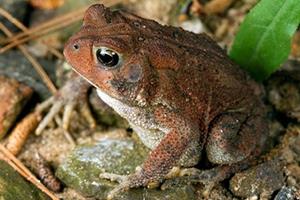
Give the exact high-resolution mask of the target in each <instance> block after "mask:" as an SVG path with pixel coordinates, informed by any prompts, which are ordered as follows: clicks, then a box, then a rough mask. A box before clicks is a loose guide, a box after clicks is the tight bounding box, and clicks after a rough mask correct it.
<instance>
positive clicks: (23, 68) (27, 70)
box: [0, 50, 55, 100]
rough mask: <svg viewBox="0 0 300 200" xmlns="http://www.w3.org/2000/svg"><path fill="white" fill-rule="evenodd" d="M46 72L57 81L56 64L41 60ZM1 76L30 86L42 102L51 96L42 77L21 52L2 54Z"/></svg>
mask: <svg viewBox="0 0 300 200" xmlns="http://www.w3.org/2000/svg"><path fill="white" fill-rule="evenodd" d="M39 61H40V63H41V65H42V66H43V67H44V69H45V71H46V72H47V73H48V75H50V78H51V79H52V80H55V78H54V77H55V67H54V64H53V63H52V62H50V61H47V60H39ZM0 75H5V76H8V77H10V78H14V79H16V80H18V81H20V82H22V83H25V84H26V85H29V86H30V87H31V88H33V89H34V91H35V92H36V93H37V94H38V97H39V98H41V99H42V100H44V99H46V98H47V97H49V96H50V95H51V94H50V92H49V90H48V88H47V87H46V85H45V84H44V83H43V81H42V79H41V77H40V76H39V75H38V74H37V72H36V71H35V69H34V68H33V67H32V65H31V64H30V62H29V61H28V60H27V59H26V58H25V57H24V55H23V54H22V53H20V52H19V51H12V50H10V51H8V52H5V53H4V54H0Z"/></svg>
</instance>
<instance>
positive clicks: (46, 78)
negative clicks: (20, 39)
mask: <svg viewBox="0 0 300 200" xmlns="http://www.w3.org/2000/svg"><path fill="white" fill-rule="evenodd" d="M0 29H1V30H2V31H3V32H4V33H5V34H6V35H7V36H12V33H11V32H10V31H9V30H8V29H7V28H6V27H5V26H4V24H2V23H1V22H0ZM18 48H19V49H20V51H21V52H22V53H23V54H24V56H25V57H26V58H27V59H28V61H29V62H30V63H31V64H32V66H33V67H34V69H35V70H36V71H37V72H38V74H39V75H40V76H41V77H42V79H43V81H44V83H45V84H46V85H47V87H48V88H49V90H50V91H51V92H52V93H53V94H55V93H56V91H57V89H56V87H55V86H54V84H53V82H52V81H51V79H50V78H49V76H48V74H47V73H46V72H45V70H44V69H43V67H42V66H41V65H40V64H39V63H38V61H37V60H36V59H35V58H34V57H33V56H31V55H30V53H29V52H28V51H27V49H26V48H25V47H24V46H23V45H18Z"/></svg>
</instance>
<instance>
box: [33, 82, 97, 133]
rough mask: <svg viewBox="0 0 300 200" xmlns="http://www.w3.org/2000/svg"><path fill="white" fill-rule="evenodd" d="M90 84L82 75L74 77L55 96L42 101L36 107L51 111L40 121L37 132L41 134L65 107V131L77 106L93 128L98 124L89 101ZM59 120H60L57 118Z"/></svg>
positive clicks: (39, 110) (63, 124)
mask: <svg viewBox="0 0 300 200" xmlns="http://www.w3.org/2000/svg"><path fill="white" fill-rule="evenodd" d="M89 87H90V84H89V83H88V82H87V81H85V80H84V79H83V78H81V77H79V76H78V77H74V78H72V79H70V80H69V81H68V82H67V83H66V84H65V85H64V86H63V87H62V88H61V89H60V90H59V91H58V92H57V94H55V95H54V96H52V97H50V98H49V99H48V100H46V101H44V102H43V103H41V104H40V105H39V106H38V107H37V108H36V109H37V111H38V112H40V113H42V112H44V111H46V110H47V109H48V108H49V107H51V108H50V111H49V112H48V113H47V114H46V116H45V117H44V119H43V120H42V121H41V122H40V124H39V126H38V127H37V129H36V131H35V132H36V134H37V135H39V134H41V132H42V131H43V130H44V129H45V128H46V127H47V125H48V124H49V123H50V122H51V121H52V120H53V119H56V118H57V116H58V114H59V113H60V112H61V110H62V109H63V117H62V123H61V126H62V127H63V129H64V130H65V131H67V130H68V128H69V125H70V121H71V114H72V112H73V111H74V110H75V109H76V108H77V109H78V110H79V112H80V113H81V114H82V116H83V117H85V119H86V120H87V122H88V123H89V126H90V127H91V128H94V127H95V126H96V122H95V120H94V118H93V116H92V114H91V111H90V109H89V105H88V102H87V98H86V97H87V91H88V89H89ZM57 121H59V120H57Z"/></svg>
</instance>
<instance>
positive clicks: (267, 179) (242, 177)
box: [230, 160, 284, 198]
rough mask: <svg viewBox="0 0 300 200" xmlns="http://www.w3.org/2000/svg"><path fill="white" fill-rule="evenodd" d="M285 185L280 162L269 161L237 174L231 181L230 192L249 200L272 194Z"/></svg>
mask: <svg viewBox="0 0 300 200" xmlns="http://www.w3.org/2000/svg"><path fill="white" fill-rule="evenodd" d="M283 184H284V177H283V173H282V171H281V166H280V165H279V163H278V161H276V160H273V161H268V162H265V163H262V164H259V165H257V166H254V167H252V168H250V169H248V170H245V171H243V172H240V173H237V174H235V175H234V176H233V178H232V179H231V180H230V190H231V191H232V192H233V194H234V195H235V196H238V197H243V198H247V197H250V196H254V195H259V194H262V193H268V194H272V193H273V192H274V191H275V190H278V189H280V188H281V187H282V186H283Z"/></svg>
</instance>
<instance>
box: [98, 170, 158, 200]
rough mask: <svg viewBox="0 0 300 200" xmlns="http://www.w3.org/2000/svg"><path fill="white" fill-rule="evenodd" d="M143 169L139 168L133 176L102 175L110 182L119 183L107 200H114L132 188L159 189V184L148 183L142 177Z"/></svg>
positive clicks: (101, 176)
mask: <svg viewBox="0 0 300 200" xmlns="http://www.w3.org/2000/svg"><path fill="white" fill-rule="evenodd" d="M141 171H142V169H141V168H137V170H136V172H135V173H134V174H131V175H128V176H126V175H117V174H113V173H102V174H100V178H104V179H108V180H110V181H116V182H118V183H119V185H118V186H116V187H115V188H114V189H113V190H111V191H110V192H109V193H108V195H107V199H113V198H115V197H117V195H119V194H121V193H123V192H126V191H128V190H129V189H130V188H137V187H142V186H147V188H154V187H158V186H159V184H158V182H155V181H153V182H148V181H147V180H146V179H145V178H144V177H143V175H142V172H141Z"/></svg>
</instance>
